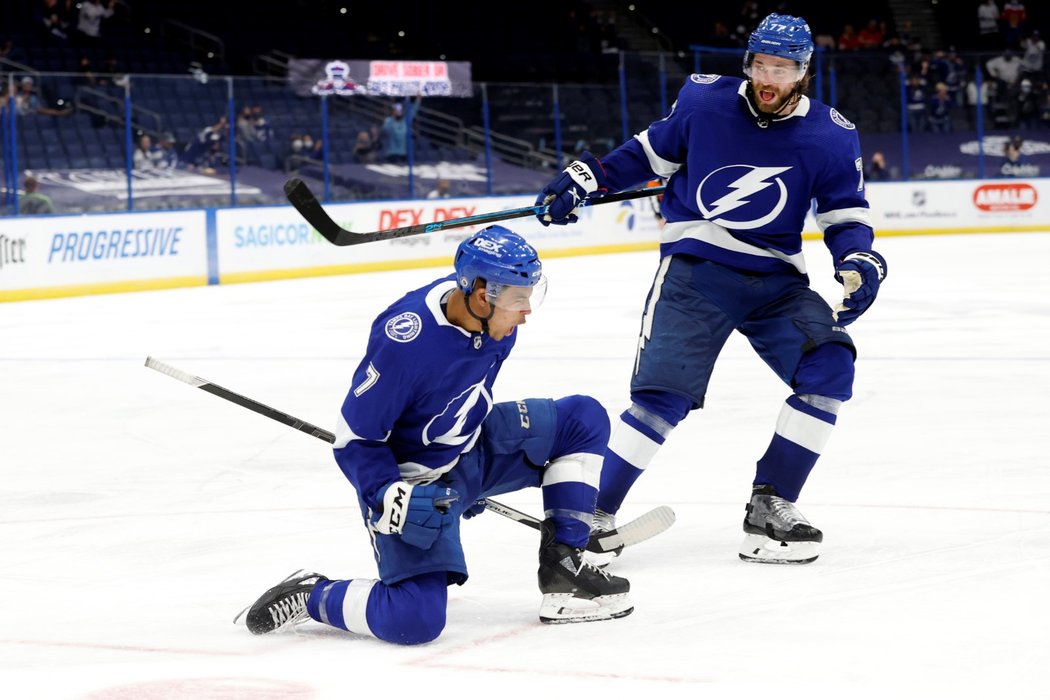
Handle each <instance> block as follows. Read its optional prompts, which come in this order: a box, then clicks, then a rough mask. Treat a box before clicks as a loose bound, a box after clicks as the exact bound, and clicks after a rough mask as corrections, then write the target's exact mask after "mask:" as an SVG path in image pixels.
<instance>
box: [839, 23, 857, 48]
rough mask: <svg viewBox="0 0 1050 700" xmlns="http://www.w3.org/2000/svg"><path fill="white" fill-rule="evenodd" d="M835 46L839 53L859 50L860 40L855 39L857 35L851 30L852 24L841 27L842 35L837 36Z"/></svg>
mask: <svg viewBox="0 0 1050 700" xmlns="http://www.w3.org/2000/svg"><path fill="white" fill-rule="evenodd" d="M837 45H838V49H839V51H856V50H857V49H859V48H860V39H858V38H857V33H856V31H855V30H854V29H853V25H852V24H847V25H845V26H844V27H842V33H841V34H839V40H838V42H837Z"/></svg>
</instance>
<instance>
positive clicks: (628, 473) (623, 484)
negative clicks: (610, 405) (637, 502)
mask: <svg viewBox="0 0 1050 700" xmlns="http://www.w3.org/2000/svg"><path fill="white" fill-rule="evenodd" d="M657 399H659V401H658V400H657ZM643 401H644V403H643ZM649 404H652V405H651V406H650V405H649ZM688 410H689V402H688V399H684V398H682V397H677V396H672V395H669V394H667V395H653V396H650V395H647V394H639V395H636V396H635V397H634V404H633V405H632V406H631V407H630V408H629V409H627V410H626V411H624V412H623V413H621V414H620V423H619V424H618V425H617V426H616V430H614V431H613V435H612V438H611V439H610V440H609V447H608V448H607V449H606V451H605V462H604V463H603V464H602V478H601V486H600V488H599V489H598V507H599V508H601V509H602V510H604V511H605V512H606V513H615V512H616V511H618V510H619V509H620V505H621V504H622V503H623V499H624V498H626V496H627V492H628V491H630V490H631V487H632V486H633V485H634V482H635V481H637V480H638V477H640V476H641V475H642V472H643V471H645V468H646V467H648V466H649V462H650V461H652V458H653V457H654V456H655V455H656V453H657V451H659V449H660V446H661V445H663V444H664V440H666V439H667V436H668V435H669V434H670V433H671V430H672V429H673V428H674V426H675V425H677V424H678V421H680V420H681V419H682V418H683V417H684V416H685V414H686V413H687V412H688Z"/></svg>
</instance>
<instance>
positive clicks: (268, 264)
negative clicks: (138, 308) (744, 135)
mask: <svg viewBox="0 0 1050 700" xmlns="http://www.w3.org/2000/svg"><path fill="white" fill-rule="evenodd" d="M534 199H535V198H534V197H493V198H484V197H479V198H457V199H437V200H414V201H389V202H381V203H361V204H327V205H325V211H327V212H328V214H329V215H330V216H331V217H332V218H333V219H334V220H335V221H336V222H337V223H338V224H339V225H340V226H342V227H344V228H347V229H350V230H351V231H356V232H359V233H369V232H372V231H379V230H386V229H393V228H402V227H405V226H414V225H417V224H427V223H433V222H436V221H445V220H448V219H454V218H461V217H467V216H474V215H477V214H487V213H491V212H494V211H504V210H507V209H517V208H520V207H527V206H531V205H532V203H533V200H534ZM216 225H217V229H218V250H219V274H220V280H221V281H225V282H231V281H245V280H251V279H266V278H272V277H274V276H276V275H272V274H268V273H270V272H274V271H286V272H288V273H291V272H292V271H294V270H301V271H304V272H305V271H307V270H309V269H314V270H315V271H319V270H321V269H322V268H323V269H324V270H323V271H330V272H338V271H340V270H343V269H345V270H346V271H348V272H349V271H354V270H355V269H356V270H364V269H391V268H396V267H404V266H408V265H410V264H413V263H414V264H416V265H419V264H433V265H440V264H443V263H444V262H448V263H450V264H451V261H452V256H453V254H454V253H455V251H456V246H457V245H459V242H460V241H462V240H463V239H464V238H466V237H467V236H469V235H470V234H471V233H472V232H474V231H476V230H477V229H478V228H483V227H478V226H471V227H463V228H455V229H448V230H444V231H437V232H434V233H427V234H420V235H416V236H408V237H405V238H398V239H394V240H390V241H381V242H378V243H368V244H364V245H356V246H348V247H342V248H341V247H337V246H333V245H332V244H330V243H328V242H327V241H325V240H324V239H323V238H321V236H320V235H319V234H318V233H317V232H316V231H314V230H313V229H312V227H310V225H309V224H307V223H306V222H305V221H303V219H302V217H300V216H299V214H298V213H297V212H296V211H295V209H293V208H291V207H271V208H255V209H223V210H220V211H219V212H218V213H217V219H216ZM501 225H503V226H506V227H507V228H509V229H511V230H512V231H516V232H518V233H520V234H522V235H523V236H525V237H526V238H527V239H528V240H529V241H530V242H531V243H532V244H533V245H535V246H536V248H538V249H539V250H540V252H541V253H542V252H543V251H548V250H565V249H570V248H573V249H579V250H578V251H577V252H579V253H586V252H600V251H601V250H602V249H603V248H608V247H610V246H611V247H613V248H622V249H624V250H627V249H634V248H637V247H639V246H646V245H649V246H655V244H656V241H657V239H658V236H659V229H658V227H657V222H656V217H655V216H654V214H653V209H652V205H651V204H650V203H649V202H648V201H647V200H633V201H629V202H620V203H617V204H606V205H601V206H596V207H585V208H584V209H582V210H581V213H580V221H579V223H577V224H575V225H572V226H550V227H547V228H544V227H543V226H541V225H540V224H539V222H537V221H536V220H535V218H533V216H532V215H531V214H530V215H529V216H528V217H523V218H519V219H512V220H509V221H505V222H502V223H501ZM329 268H336V269H329ZM288 276H293V275H292V274H288Z"/></svg>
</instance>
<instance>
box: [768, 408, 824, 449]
mask: <svg viewBox="0 0 1050 700" xmlns="http://www.w3.org/2000/svg"><path fill="white" fill-rule="evenodd" d="M834 427H835V426H834V425H832V424H831V423H828V422H826V421H822V420H821V419H819V418H814V417H813V416H811V415H808V414H806V413H803V412H802V411H799V410H798V409H796V408H792V407H791V406H790V405H789V404H787V403H785V404H784V407H783V408H782V409H780V416H779V417H778V418H777V435H779V436H780V437H782V438H784V439H785V440H790V441H791V442H793V443H795V444H796V445H801V446H802V447H804V448H805V449H807V450H809V451H810V452H815V453H816V454H818V455H819V454H820V453H821V452H823V451H824V446H825V445H827V444H828V438H830V437H831V429H832V428H834Z"/></svg>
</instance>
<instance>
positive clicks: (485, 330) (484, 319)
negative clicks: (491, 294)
mask: <svg viewBox="0 0 1050 700" xmlns="http://www.w3.org/2000/svg"><path fill="white" fill-rule="evenodd" d="M472 296H473V294H466V295H464V301H466V303H467V313H468V314H470V315H471V316H473V317H474V318H475V319H477V320H478V322H479V323H481V333H482V335H488V334H489V319H490V318H492V316H493V314H495V313H496V307H495V305H493V304H489V315H488V316H478V315H477V314H476V313H474V309H473V308H471V306H470V298H471V297H472Z"/></svg>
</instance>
